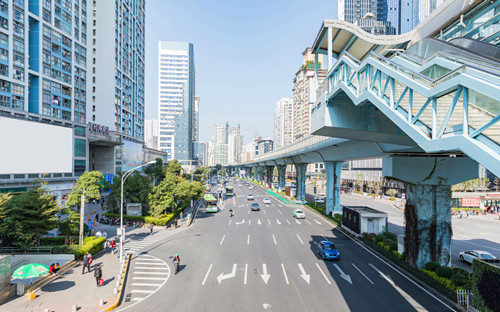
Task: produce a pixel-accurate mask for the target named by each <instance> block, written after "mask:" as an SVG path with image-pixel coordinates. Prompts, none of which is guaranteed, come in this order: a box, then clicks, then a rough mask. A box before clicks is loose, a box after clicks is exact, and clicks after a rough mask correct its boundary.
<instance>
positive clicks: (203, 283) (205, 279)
mask: <svg viewBox="0 0 500 312" xmlns="http://www.w3.org/2000/svg"><path fill="white" fill-rule="evenodd" d="M211 269H212V264H210V266H209V267H208V270H207V274H205V278H204V279H203V282H202V283H201V284H202V285H205V282H206V281H207V277H208V274H209V273H210V270H211Z"/></svg>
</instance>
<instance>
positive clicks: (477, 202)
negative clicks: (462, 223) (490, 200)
mask: <svg viewBox="0 0 500 312" xmlns="http://www.w3.org/2000/svg"><path fill="white" fill-rule="evenodd" d="M479 206H481V199H480V198H462V207H479Z"/></svg>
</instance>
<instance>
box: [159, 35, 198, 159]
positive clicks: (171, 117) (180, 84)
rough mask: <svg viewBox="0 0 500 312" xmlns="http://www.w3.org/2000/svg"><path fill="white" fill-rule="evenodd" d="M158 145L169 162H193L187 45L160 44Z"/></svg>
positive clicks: (191, 91) (192, 77)
mask: <svg viewBox="0 0 500 312" xmlns="http://www.w3.org/2000/svg"><path fill="white" fill-rule="evenodd" d="M158 48H159V50H158V52H159V53H158V64H159V71H158V117H159V128H160V130H159V136H158V142H159V147H160V150H161V151H164V152H167V153H168V154H169V159H173V158H175V159H178V160H179V161H180V162H181V163H183V164H189V163H191V161H192V160H193V145H194V144H193V143H194V140H193V139H194V137H193V129H194V123H193V115H194V114H193V111H194V109H195V108H194V105H195V104H194V103H195V96H194V94H195V93H194V89H195V73H194V51H193V44H192V43H188V42H170V41H160V42H159V46H158Z"/></svg>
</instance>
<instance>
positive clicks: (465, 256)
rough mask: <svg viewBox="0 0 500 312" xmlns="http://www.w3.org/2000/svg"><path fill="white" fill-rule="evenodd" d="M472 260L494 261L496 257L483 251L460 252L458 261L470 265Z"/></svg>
mask: <svg viewBox="0 0 500 312" xmlns="http://www.w3.org/2000/svg"><path fill="white" fill-rule="evenodd" d="M474 259H479V260H483V259H496V257H495V256H494V255H492V254H490V253H489V252H487V251H483V250H469V251H462V252H460V261H462V262H468V263H470V264H472V261H473V260H474Z"/></svg>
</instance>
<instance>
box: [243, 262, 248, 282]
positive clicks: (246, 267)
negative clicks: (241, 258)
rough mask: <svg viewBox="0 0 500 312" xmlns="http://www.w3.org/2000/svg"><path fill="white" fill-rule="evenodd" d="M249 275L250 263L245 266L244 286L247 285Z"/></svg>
mask: <svg viewBox="0 0 500 312" xmlns="http://www.w3.org/2000/svg"><path fill="white" fill-rule="evenodd" d="M247 273H248V263H246V264H245V278H244V279H243V284H244V285H246V284H247Z"/></svg>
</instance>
